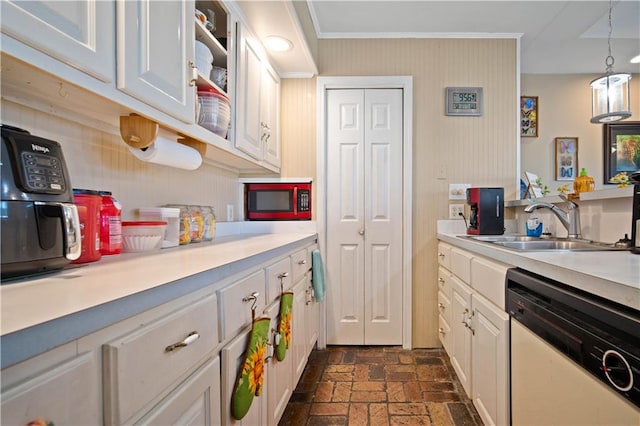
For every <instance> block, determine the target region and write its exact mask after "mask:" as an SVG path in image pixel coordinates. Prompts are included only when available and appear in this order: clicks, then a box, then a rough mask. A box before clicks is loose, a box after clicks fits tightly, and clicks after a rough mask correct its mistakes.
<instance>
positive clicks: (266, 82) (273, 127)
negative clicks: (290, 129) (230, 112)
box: [260, 67, 280, 167]
mask: <svg viewBox="0 0 640 426" xmlns="http://www.w3.org/2000/svg"><path fill="white" fill-rule="evenodd" d="M260 97H261V109H262V112H261V114H260V121H261V124H262V126H263V140H264V160H265V161H266V162H268V163H269V164H272V165H274V166H276V167H280V126H279V123H280V77H278V75H277V74H276V73H275V71H273V70H272V69H271V68H269V67H265V68H264V69H263V71H262V87H261V90H260Z"/></svg>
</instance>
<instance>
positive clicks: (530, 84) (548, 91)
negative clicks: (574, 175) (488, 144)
mask: <svg viewBox="0 0 640 426" xmlns="http://www.w3.org/2000/svg"><path fill="white" fill-rule="evenodd" d="M596 77H598V76H597V75H586V74H571V75H557V74H523V75H522V77H521V82H520V88H521V93H522V94H523V95H527V96H538V103H539V111H538V113H539V120H540V128H539V131H538V137H537V138H522V142H521V143H522V148H521V149H522V168H521V170H522V171H523V172H524V171H530V172H533V173H535V174H537V175H538V176H540V178H541V179H542V181H543V182H544V183H545V184H546V185H547V186H549V189H550V190H551V194H557V192H558V191H557V190H556V188H557V187H558V186H559V185H562V184H566V183H569V184H570V185H573V182H571V181H569V182H567V181H561V182H559V181H556V180H555V175H554V166H555V151H554V150H555V138H557V137H564V136H570V137H577V138H578V167H585V168H586V169H587V172H588V173H589V175H590V176H593V177H594V178H595V180H596V189H603V187H604V170H603V161H604V160H603V152H604V151H603V150H604V148H603V140H602V125H601V124H592V123H591V122H590V121H589V120H590V119H591V89H590V87H589V83H590V82H591V81H592V80H593V79H594V78H596ZM632 77H633V78H632V79H631V113H632V116H631V117H630V118H628V119H627V120H626V121H640V96H638V94H640V75H633V76H632ZM607 187H608V188H609V187H611V186H609V185H608V186H607Z"/></svg>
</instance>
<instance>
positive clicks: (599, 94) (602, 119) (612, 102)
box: [591, 0, 631, 123]
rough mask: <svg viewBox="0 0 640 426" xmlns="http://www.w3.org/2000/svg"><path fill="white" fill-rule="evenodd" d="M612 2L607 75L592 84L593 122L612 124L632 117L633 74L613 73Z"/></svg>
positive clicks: (606, 63)
mask: <svg viewBox="0 0 640 426" xmlns="http://www.w3.org/2000/svg"><path fill="white" fill-rule="evenodd" d="M611 11H612V7H611V0H609V38H608V44H609V56H607V58H606V59H605V61H604V63H605V65H606V66H607V70H606V72H605V74H604V75H603V76H601V77H598V78H596V79H595V80H593V81H592V82H591V122H592V123H611V122H613V121H619V120H624V119H625V118H629V117H631V109H630V105H629V104H630V102H629V80H631V74H627V73H614V72H613V63H614V62H615V60H614V59H613V55H612V54H611V32H612V31H613V26H612V24H611Z"/></svg>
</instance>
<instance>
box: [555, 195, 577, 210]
mask: <svg viewBox="0 0 640 426" xmlns="http://www.w3.org/2000/svg"><path fill="white" fill-rule="evenodd" d="M558 197H560V199H562V200H564V201H565V202H566V203H567V204H568V205H569V208H570V209H573V208H577V207H578V204H576V203H575V202H573V201H571V200H570V199H569V198H567V196H566V195H562V194H558Z"/></svg>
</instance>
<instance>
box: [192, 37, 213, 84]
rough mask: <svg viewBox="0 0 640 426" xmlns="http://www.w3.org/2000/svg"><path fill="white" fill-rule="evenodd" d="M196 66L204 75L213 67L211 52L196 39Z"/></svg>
mask: <svg viewBox="0 0 640 426" xmlns="http://www.w3.org/2000/svg"><path fill="white" fill-rule="evenodd" d="M196 68H198V70H200V72H201V73H202V74H204V75H205V76H206V77H209V76H210V75H211V70H212V69H213V54H212V53H211V50H209V48H208V47H207V45H206V44H204V43H203V42H201V41H198V40H196Z"/></svg>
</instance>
